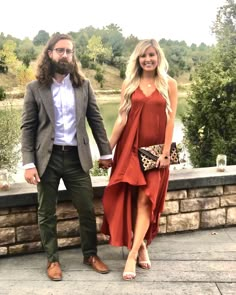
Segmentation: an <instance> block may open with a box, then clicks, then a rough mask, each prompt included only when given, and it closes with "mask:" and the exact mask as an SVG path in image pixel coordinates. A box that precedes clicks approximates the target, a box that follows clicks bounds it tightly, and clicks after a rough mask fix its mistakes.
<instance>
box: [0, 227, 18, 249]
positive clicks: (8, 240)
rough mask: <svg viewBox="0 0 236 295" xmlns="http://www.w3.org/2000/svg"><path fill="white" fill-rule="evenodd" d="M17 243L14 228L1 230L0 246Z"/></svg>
mask: <svg viewBox="0 0 236 295" xmlns="http://www.w3.org/2000/svg"><path fill="white" fill-rule="evenodd" d="M15 242H16V239H15V228H14V227H6V228H0V246H2V245H8V244H13V243H15Z"/></svg>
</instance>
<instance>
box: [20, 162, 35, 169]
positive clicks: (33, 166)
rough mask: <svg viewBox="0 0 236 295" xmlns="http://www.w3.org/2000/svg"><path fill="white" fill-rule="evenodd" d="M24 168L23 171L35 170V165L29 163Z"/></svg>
mask: <svg viewBox="0 0 236 295" xmlns="http://www.w3.org/2000/svg"><path fill="white" fill-rule="evenodd" d="M22 168H23V169H31V168H35V165H34V163H28V164H25V165H24V166H23V167H22Z"/></svg>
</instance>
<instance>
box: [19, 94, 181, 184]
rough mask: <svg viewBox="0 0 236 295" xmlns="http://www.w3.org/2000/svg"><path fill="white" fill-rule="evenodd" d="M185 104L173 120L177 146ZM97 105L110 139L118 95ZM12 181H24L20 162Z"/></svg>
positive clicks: (96, 154)
mask: <svg viewBox="0 0 236 295" xmlns="http://www.w3.org/2000/svg"><path fill="white" fill-rule="evenodd" d="M185 102H186V100H183V99H180V100H179V104H178V110H177V116H176V120H175V128H174V135H173V141H175V142H176V143H177V144H178V143H181V141H182V140H183V130H182V128H183V124H182V122H181V119H180V115H181V113H182V112H183V110H184V109H185ZM98 105H99V108H100V111H101V114H102V117H103V120H104V125H105V128H106V131H107V134H108V137H110V135H111V132H112V128H113V125H114V123H115V120H116V117H117V112H118V108H119V95H116V96H114V95H113V96H111V97H110V98H109V97H108V98H106V99H105V100H102V99H98ZM18 110H19V112H22V107H19V106H18ZM87 130H88V134H89V139H90V148H91V152H92V157H93V160H96V159H98V158H99V152H98V148H97V145H96V143H95V140H94V138H93V136H92V133H91V130H90V128H89V127H88V128H87ZM13 179H14V181H18V182H20V181H24V177H23V170H22V168H21V162H20V163H19V165H18V167H17V173H16V175H14V176H13Z"/></svg>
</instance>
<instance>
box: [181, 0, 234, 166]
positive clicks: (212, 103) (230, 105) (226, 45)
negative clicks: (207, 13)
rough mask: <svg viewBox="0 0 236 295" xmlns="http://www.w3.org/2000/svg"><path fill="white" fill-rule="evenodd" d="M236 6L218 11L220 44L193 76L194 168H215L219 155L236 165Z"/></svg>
mask: <svg viewBox="0 0 236 295" xmlns="http://www.w3.org/2000/svg"><path fill="white" fill-rule="evenodd" d="M235 24H236V4H235V3H234V1H232V0H227V4H226V5H224V6H222V7H221V8H220V9H219V10H218V14H217V18H216V22H215V25H214V27H213V31H214V33H215V34H216V37H217V40H218V43H217V46H216V48H215V49H214V51H212V54H211V55H210V56H209V57H208V60H207V61H206V62H203V63H201V64H200V65H199V66H198V67H197V69H196V71H195V72H194V74H193V82H192V84H191V92H190V95H189V101H188V107H189V109H188V111H187V113H186V114H185V115H184V116H183V123H184V127H185V128H184V129H185V131H184V133H185V137H186V138H185V140H186V145H187V148H188V150H189V153H190V160H191V162H192V164H193V166H194V167H209V166H215V160H216V156H217V154H226V155H227V159H228V164H231V165H235V164H236V128H235V126H236V26H235Z"/></svg>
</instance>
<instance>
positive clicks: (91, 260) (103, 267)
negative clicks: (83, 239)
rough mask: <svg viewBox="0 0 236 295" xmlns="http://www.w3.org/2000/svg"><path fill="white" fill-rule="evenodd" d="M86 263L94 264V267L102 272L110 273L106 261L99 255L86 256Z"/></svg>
mask: <svg viewBox="0 0 236 295" xmlns="http://www.w3.org/2000/svg"><path fill="white" fill-rule="evenodd" d="M84 264H87V265H90V266H92V268H93V269H94V270H95V271H97V272H99V273H102V274H105V273H108V272H109V271H110V270H109V268H108V267H107V265H106V264H105V263H103V262H102V260H101V259H100V258H99V257H98V256H97V255H94V256H90V257H88V258H86V257H84Z"/></svg>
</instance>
